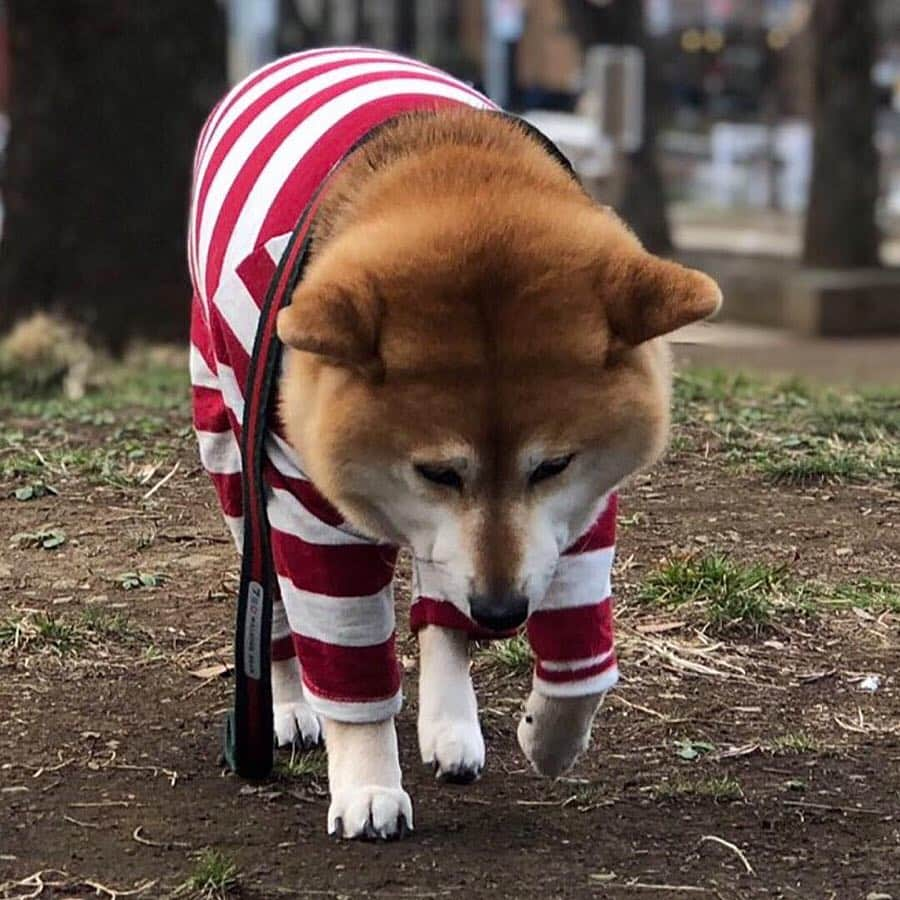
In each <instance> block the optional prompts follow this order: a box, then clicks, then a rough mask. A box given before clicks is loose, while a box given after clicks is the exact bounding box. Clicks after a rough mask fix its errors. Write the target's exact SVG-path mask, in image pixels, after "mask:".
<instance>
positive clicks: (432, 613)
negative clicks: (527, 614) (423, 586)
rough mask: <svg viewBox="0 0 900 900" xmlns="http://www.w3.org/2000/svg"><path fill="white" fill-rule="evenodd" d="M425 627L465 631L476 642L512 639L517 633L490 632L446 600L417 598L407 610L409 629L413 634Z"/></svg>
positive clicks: (514, 630) (513, 630)
mask: <svg viewBox="0 0 900 900" xmlns="http://www.w3.org/2000/svg"><path fill="white" fill-rule="evenodd" d="M426 625H439V626H440V627H441V628H453V629H456V630H457V631H465V632H466V634H468V635H469V637H470V638H472V640H477V641H490V640H496V639H502V638H508V637H512V636H513V635H514V634H515V633H516V631H517V629H515V628H513V629H512V630H510V631H490V630H488V629H487V628H482V627H481V626H480V625H477V624H476V623H475V622H473V621H472V619H470V618H469V617H468V616H467V615H465V613H463V612H461V611H460V610H459V609H457V608H456V607H455V606H454V605H453V604H452V603H450V602H448V601H447V600H436V599H434V598H433V597H417V598H416V600H415V601H414V602H413V605H412V607H411V608H410V610H409V627H410V630H411V631H412V632H413V633H415V632H417V631H419V630H420V629H422V628H424V627H425V626H426Z"/></svg>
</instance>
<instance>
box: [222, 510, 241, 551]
mask: <svg viewBox="0 0 900 900" xmlns="http://www.w3.org/2000/svg"><path fill="white" fill-rule="evenodd" d="M223 518H224V519H225V524H226V525H227V526H228V530H229V531H230V532H231V536H232V537H233V538H234V543H235V544H236V545H237V551H238V553H242V552H243V547H244V517H243V516H225V515H223Z"/></svg>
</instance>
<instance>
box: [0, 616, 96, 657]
mask: <svg viewBox="0 0 900 900" xmlns="http://www.w3.org/2000/svg"><path fill="white" fill-rule="evenodd" d="M82 640H83V636H82V634H81V632H80V631H79V629H78V627H77V626H76V625H74V624H72V623H69V622H65V621H62V620H61V619H57V618H55V617H54V616H51V615H46V614H45V613H40V612H39V613H26V614H25V615H22V616H19V617H17V618H7V619H4V620H2V621H0V649H10V650H23V649H25V648H26V647H27V648H34V649H49V650H51V651H53V652H54V653H56V654H57V655H59V656H65V655H66V654H67V653H71V652H72V651H73V650H74V649H75V648H76V647H77V646H78V645H79V644H80V643H81V642H82Z"/></svg>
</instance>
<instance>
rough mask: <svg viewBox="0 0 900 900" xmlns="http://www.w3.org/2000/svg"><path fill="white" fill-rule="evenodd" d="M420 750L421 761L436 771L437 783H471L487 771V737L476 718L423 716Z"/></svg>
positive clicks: (420, 723)
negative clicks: (485, 738) (483, 734)
mask: <svg viewBox="0 0 900 900" xmlns="http://www.w3.org/2000/svg"><path fill="white" fill-rule="evenodd" d="M419 750H420V752H421V754H422V762H423V763H425V765H427V766H431V767H432V768H433V769H434V775H435V778H437V779H438V781H446V782H451V783H453V784H469V783H470V782H472V781H475V780H476V779H477V778H478V777H479V776H480V775H481V770H482V769H483V768H484V738H483V737H482V736H481V726H480V725H479V724H478V719H477V717H476V718H475V719H474V720H472V719H453V718H449V717H440V718H436V719H430V718H429V719H426V718H423V717H420V718H419Z"/></svg>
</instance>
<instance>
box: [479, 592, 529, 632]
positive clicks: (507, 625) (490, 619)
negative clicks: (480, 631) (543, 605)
mask: <svg viewBox="0 0 900 900" xmlns="http://www.w3.org/2000/svg"><path fill="white" fill-rule="evenodd" d="M469 610H470V611H471V613H472V618H473V619H474V620H475V622H476V623H477V624H478V625H480V626H481V627H482V628H487V629H489V630H490V631H510V630H511V629H513V628H518V627H519V626H520V625H521V624H522V623H523V622H524V621H525V620H526V619H527V618H528V598H527V597H525V596H523V595H522V594H514V593H504V594H492V595H485V594H473V595H472V596H471V597H469Z"/></svg>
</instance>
